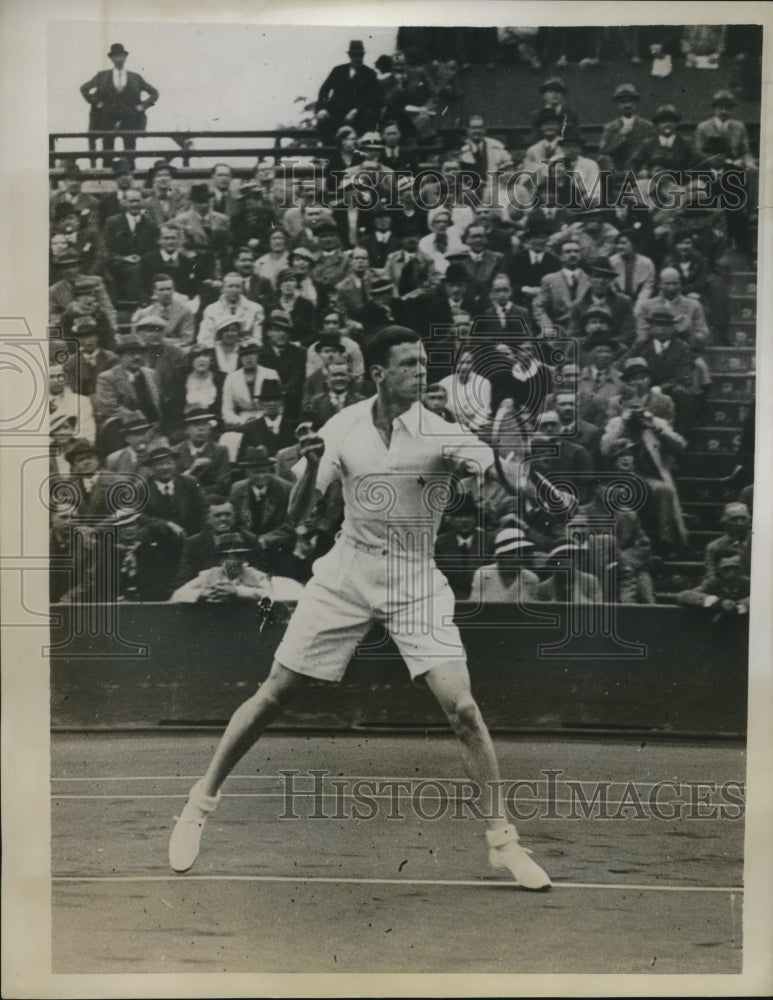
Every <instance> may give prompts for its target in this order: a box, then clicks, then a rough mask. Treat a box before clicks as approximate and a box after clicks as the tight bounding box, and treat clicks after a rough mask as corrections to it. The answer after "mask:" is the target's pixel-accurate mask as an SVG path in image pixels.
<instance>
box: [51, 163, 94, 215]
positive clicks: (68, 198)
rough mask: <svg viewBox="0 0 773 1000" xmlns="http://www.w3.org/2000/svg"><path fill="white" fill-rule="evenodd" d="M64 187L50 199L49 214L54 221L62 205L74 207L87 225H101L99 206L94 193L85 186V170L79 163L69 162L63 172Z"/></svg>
mask: <svg viewBox="0 0 773 1000" xmlns="http://www.w3.org/2000/svg"><path fill="white" fill-rule="evenodd" d="M62 181H63V187H61V188H59V189H58V190H57V191H55V192H54V193H53V194H52V195H51V198H50V201H49V216H50V219H51V221H52V222H53V221H54V218H55V216H56V210H57V208H59V207H60V206H61V205H66V206H68V207H72V208H74V209H75V211H76V212H77V213H78V217H79V219H80V220H81V221H82V223H83V224H84V225H85V226H91V227H98V226H99V206H98V203H97V199H96V198H95V197H94V195H91V194H86V193H85V192H84V191H83V190H82V188H83V172H82V170H81V168H80V167H79V166H78V164H77V163H68V164H67V165H66V166H65V168H64V171H63V172H62Z"/></svg>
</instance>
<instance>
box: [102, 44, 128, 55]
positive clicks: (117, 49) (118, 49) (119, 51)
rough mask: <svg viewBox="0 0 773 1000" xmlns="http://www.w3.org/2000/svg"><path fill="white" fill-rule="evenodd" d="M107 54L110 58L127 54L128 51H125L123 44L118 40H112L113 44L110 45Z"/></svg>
mask: <svg viewBox="0 0 773 1000" xmlns="http://www.w3.org/2000/svg"><path fill="white" fill-rule="evenodd" d="M107 54H108V57H109V58H110V59H112V58H113V56H128V55H129V53H128V52H127V51H126V49H125V48H124V47H123V45H121V43H120V42H113V44H112V45H111V46H110V51H109V52H108V53H107Z"/></svg>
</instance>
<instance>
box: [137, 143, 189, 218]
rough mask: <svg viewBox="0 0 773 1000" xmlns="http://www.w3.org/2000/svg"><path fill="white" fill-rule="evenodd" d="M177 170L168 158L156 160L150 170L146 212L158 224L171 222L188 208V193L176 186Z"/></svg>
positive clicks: (145, 202) (145, 203)
mask: <svg viewBox="0 0 773 1000" xmlns="http://www.w3.org/2000/svg"><path fill="white" fill-rule="evenodd" d="M176 172H177V171H176V170H175V168H174V167H173V166H172V165H171V164H169V163H167V161H166V160H156V162H155V163H154V164H153V166H152V167H151V168H150V170H149V171H148V180H149V181H150V185H151V189H150V194H148V195H147V196H146V197H145V201H144V205H145V213H146V215H147V217H148V218H149V219H150V221H151V222H153V223H154V224H155V225H156V226H159V227H160V226H163V225H164V223H166V222H171V221H172V219H174V218H175V217H176V216H178V215H179V214H180V212H182V211H184V210H185V209H186V208H188V197H187V195H186V194H185V193H184V192H182V191H180V190H179V189H177V188H175V186H174V175H175V174H176ZM125 200H126V199H125V198H124V201H125Z"/></svg>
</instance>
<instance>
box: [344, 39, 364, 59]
mask: <svg viewBox="0 0 773 1000" xmlns="http://www.w3.org/2000/svg"><path fill="white" fill-rule="evenodd" d="M347 52H348V54H349V55H350V56H364V55H365V46H364V45H363V44H362V42H361V41H360V40H359V39H358V38H353V39H352V40H351V42H349V48H348V49H347Z"/></svg>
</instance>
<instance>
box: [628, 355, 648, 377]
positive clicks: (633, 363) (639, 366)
mask: <svg viewBox="0 0 773 1000" xmlns="http://www.w3.org/2000/svg"><path fill="white" fill-rule="evenodd" d="M640 372H646V373H647V374H648V375H649V372H650V366H649V365H648V364H647V362H646V360H645V359H644V358H628V360H627V361H625V362H624V363H623V380H624V381H627V380H628V379H629V378H630V377H631V376H632V375H638V374H639V373H640Z"/></svg>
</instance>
